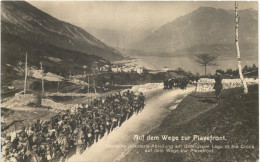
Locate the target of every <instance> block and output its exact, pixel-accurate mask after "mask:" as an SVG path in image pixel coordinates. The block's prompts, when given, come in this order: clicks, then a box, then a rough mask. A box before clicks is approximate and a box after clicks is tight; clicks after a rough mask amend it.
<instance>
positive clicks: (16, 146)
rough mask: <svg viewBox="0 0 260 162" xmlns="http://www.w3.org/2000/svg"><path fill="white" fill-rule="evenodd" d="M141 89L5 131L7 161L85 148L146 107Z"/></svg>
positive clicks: (64, 155) (54, 158)
mask: <svg viewBox="0 0 260 162" xmlns="http://www.w3.org/2000/svg"><path fill="white" fill-rule="evenodd" d="M144 99H145V97H144V96H143V94H142V93H140V94H139V95H135V94H134V93H133V92H130V91H129V90H128V91H127V92H124V93H122V94H120V93H119V94H115V95H110V96H107V97H106V98H103V99H102V98H99V99H95V100H94V101H93V102H92V103H91V104H90V105H88V106H87V105H83V108H78V109H77V111H76V112H71V111H70V110H66V111H63V112H61V113H59V114H58V115H56V116H54V117H53V118H51V119H50V120H48V121H40V120H37V121H36V122H35V123H33V124H32V125H31V126H29V127H28V128H23V129H22V130H21V131H19V132H17V133H16V137H15V138H14V139H13V140H12V141H11V137H10V136H6V135H4V134H2V143H1V145H2V150H1V151H2V160H4V161H19V162H20V161H57V160H61V159H67V158H68V156H70V155H69V154H71V152H73V150H74V151H75V150H76V153H82V152H83V151H84V150H85V149H86V148H88V147H90V146H91V145H92V144H93V143H95V142H97V141H98V140H99V139H101V138H102V137H103V136H104V135H105V134H109V133H110V132H111V131H112V130H113V129H115V128H116V127H117V126H121V124H122V123H123V122H124V121H126V120H127V119H129V118H130V117H131V116H132V115H133V114H134V113H136V114H137V113H139V112H140V111H141V110H142V109H143V108H144Z"/></svg>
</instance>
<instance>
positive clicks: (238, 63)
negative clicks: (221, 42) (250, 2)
mask: <svg viewBox="0 0 260 162" xmlns="http://www.w3.org/2000/svg"><path fill="white" fill-rule="evenodd" d="M235 21H236V27H235V29H236V39H235V42H236V49H237V66H238V71H239V76H240V79H241V81H242V83H243V86H244V93H245V94H247V93H248V89H247V84H246V82H245V80H244V76H243V74H242V67H241V58H240V49H239V44H238V24H239V16H238V2H237V1H235Z"/></svg>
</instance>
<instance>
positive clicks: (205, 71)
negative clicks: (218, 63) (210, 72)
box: [205, 64, 207, 76]
mask: <svg viewBox="0 0 260 162" xmlns="http://www.w3.org/2000/svg"><path fill="white" fill-rule="evenodd" d="M206 75H207V64H205V76H206Z"/></svg>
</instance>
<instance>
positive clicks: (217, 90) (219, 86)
mask: <svg viewBox="0 0 260 162" xmlns="http://www.w3.org/2000/svg"><path fill="white" fill-rule="evenodd" d="M214 79H215V84H214V87H213V88H214V89H215V95H216V99H217V102H218V103H219V102H220V95H221V89H222V88H223V87H222V83H221V82H222V76H221V74H220V73H219V71H218V70H217V71H216V74H215V76H214Z"/></svg>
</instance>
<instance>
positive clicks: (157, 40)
mask: <svg viewBox="0 0 260 162" xmlns="http://www.w3.org/2000/svg"><path fill="white" fill-rule="evenodd" d="M239 17H240V21H239V43H240V45H241V50H244V51H246V50H251V51H252V50H253V51H254V52H255V53H254V54H256V55H257V44H258V12H257V11H256V10H253V9H246V10H239ZM234 39H235V12H234V10H224V9H216V8H212V7H200V8H198V9H197V10H195V11H193V12H191V13H189V14H187V15H184V16H181V17H179V18H177V19H175V20H173V21H172V22H169V23H167V24H165V25H163V26H161V27H160V28H158V29H157V30H155V31H154V32H153V33H152V34H150V35H148V36H147V37H146V38H144V39H142V40H141V41H137V42H134V43H133V44H132V45H131V48H132V49H135V50H140V51H142V52H139V53H138V54H139V55H140V54H141V53H143V54H144V55H171V56H172V55H178V54H183V53H184V54H187V53H191V52H192V53H199V52H213V53H214V52H215V53H218V52H223V51H225V50H224V49H225V48H227V46H228V48H229V47H232V46H234ZM252 48H253V49H252ZM234 50H235V48H233V47H232V48H230V49H228V51H226V52H234Z"/></svg>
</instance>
